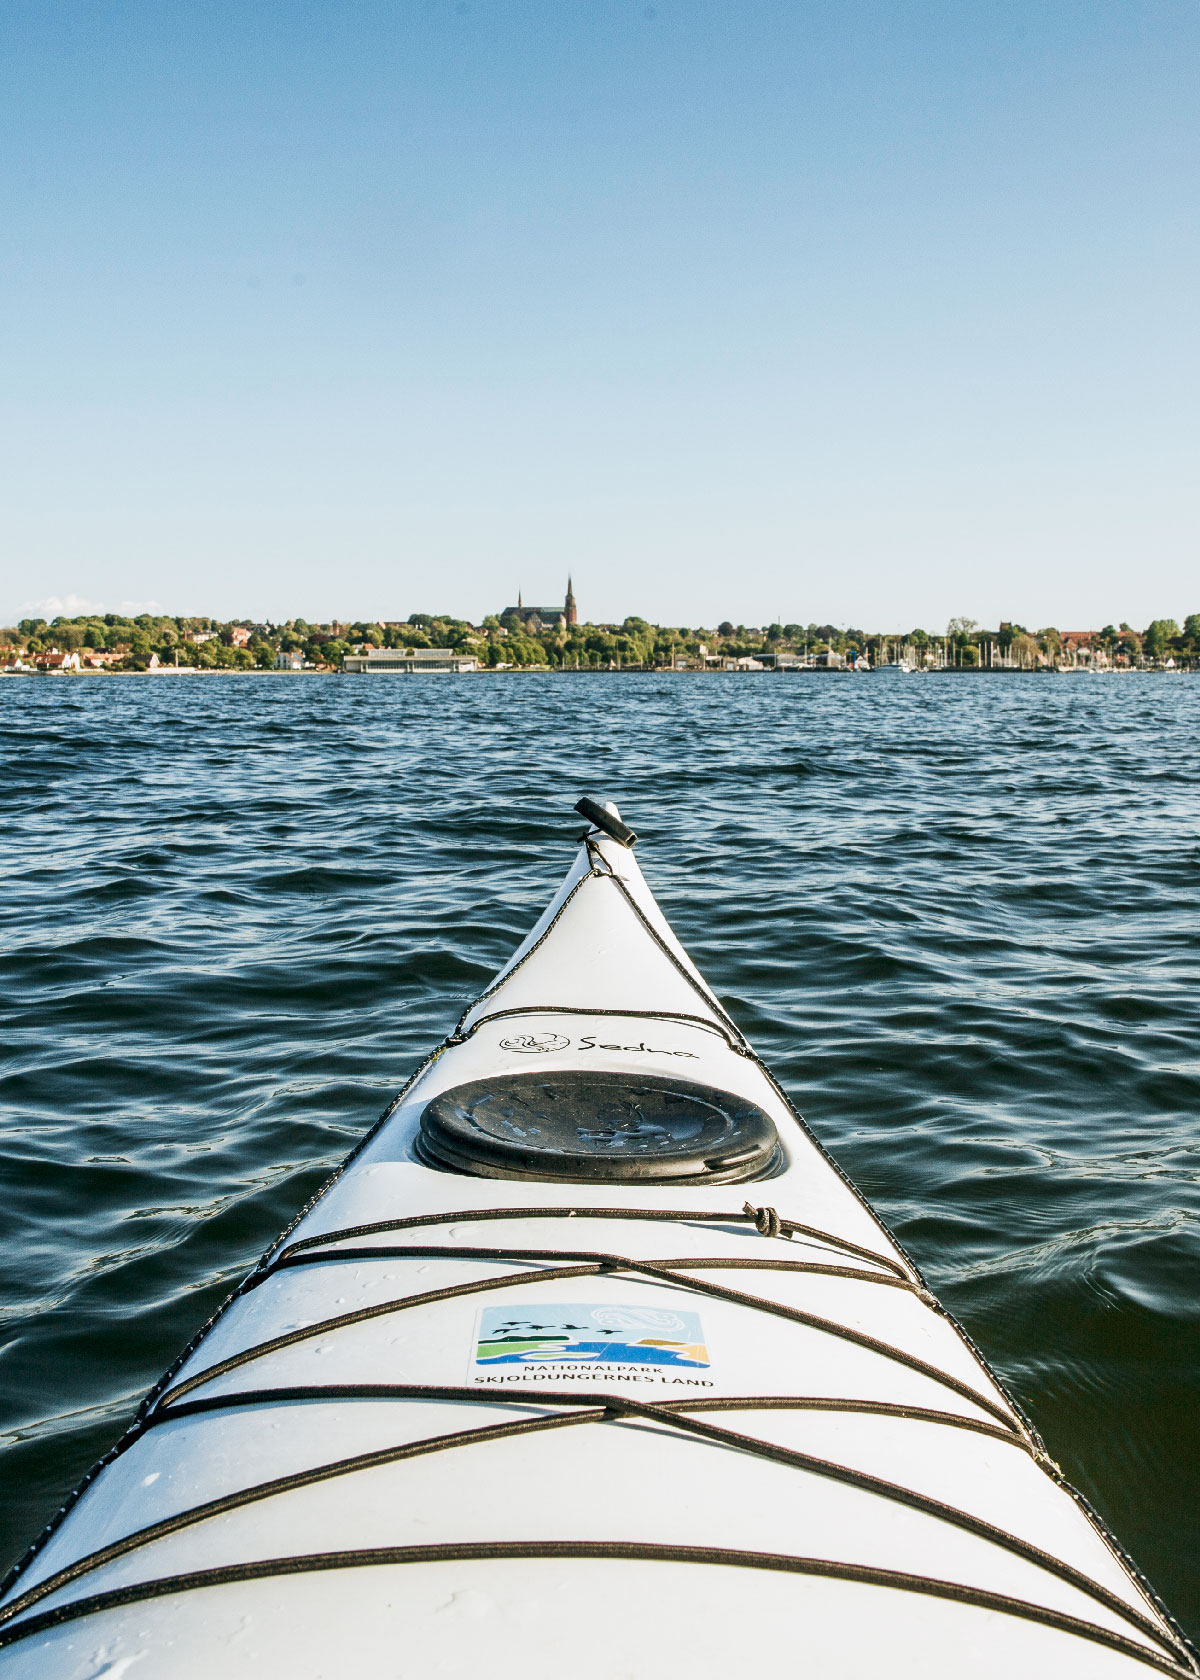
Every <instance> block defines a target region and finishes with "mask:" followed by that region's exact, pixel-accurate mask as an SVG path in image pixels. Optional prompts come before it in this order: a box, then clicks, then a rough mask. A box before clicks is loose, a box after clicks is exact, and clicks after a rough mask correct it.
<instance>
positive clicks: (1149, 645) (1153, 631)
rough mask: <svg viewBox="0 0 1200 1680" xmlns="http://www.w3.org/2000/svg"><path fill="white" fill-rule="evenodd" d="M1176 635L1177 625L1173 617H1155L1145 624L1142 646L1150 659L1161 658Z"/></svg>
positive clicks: (1177, 632)
mask: <svg viewBox="0 0 1200 1680" xmlns="http://www.w3.org/2000/svg"><path fill="white" fill-rule="evenodd" d="M1178 635H1179V626H1178V624H1176V622H1175V620H1174V619H1173V618H1155V619H1152V620H1151V622H1150V623H1149V624H1148V625H1147V626H1146V634H1145V635H1144V636H1143V637H1142V646H1143V647H1144V648H1145V650H1146V652H1147V654H1148V655H1149V656H1150V658H1151V659H1161V658H1162V657H1163V656H1164V654H1166V653H1167V652H1168V650H1169V647H1170V644H1171V642H1172V641H1174V640H1175V639H1176V638H1177V637H1178Z"/></svg>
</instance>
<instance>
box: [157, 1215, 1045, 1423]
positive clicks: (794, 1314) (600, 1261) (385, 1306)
mask: <svg viewBox="0 0 1200 1680" xmlns="http://www.w3.org/2000/svg"><path fill="white" fill-rule="evenodd" d="M348 1253H349V1255H350V1256H351V1257H353V1253H354V1251H353V1250H352V1249H351V1250H349V1251H348ZM409 1253H410V1256H411V1257H413V1258H425V1259H428V1258H430V1257H431V1255H438V1256H439V1257H441V1258H446V1259H463V1258H467V1257H469V1255H470V1253H471V1251H469V1250H468V1251H464V1250H462V1249H454V1248H449V1249H428V1248H416V1249H411V1250H409ZM513 1255H522V1256H523V1257H525V1258H530V1257H533V1256H537V1257H539V1258H541V1259H546V1260H551V1259H575V1260H576V1262H577V1263H576V1264H574V1265H569V1266H555V1267H553V1268H550V1269H547V1270H538V1271H532V1272H510V1273H507V1274H505V1275H504V1276H501V1277H497V1278H481V1279H476V1280H475V1281H474V1282H472V1283H458V1284H450V1285H448V1286H447V1287H445V1288H443V1289H431V1290H423V1291H422V1292H421V1293H420V1294H417V1295H405V1296H401V1297H400V1298H399V1299H398V1300H394V1301H377V1302H375V1303H374V1304H373V1305H371V1306H369V1307H358V1308H356V1309H355V1310H354V1311H353V1312H349V1313H339V1314H337V1315H336V1316H335V1317H333V1318H327V1319H318V1320H316V1321H315V1322H314V1323H312V1324H305V1325H301V1326H299V1327H298V1328H297V1329H295V1330H288V1331H285V1332H284V1333H283V1335H281V1336H272V1337H269V1338H268V1339H267V1340H266V1341H263V1342H257V1343H255V1344H254V1345H253V1346H251V1347H248V1348H243V1349H242V1350H241V1351H240V1352H238V1353H235V1354H230V1355H229V1357H228V1358H226V1359H220V1360H218V1361H217V1362H216V1363H215V1364H213V1365H209V1366H206V1367H204V1369H203V1370H200V1371H198V1372H196V1373H195V1374H194V1375H193V1376H191V1377H187V1378H185V1379H184V1380H183V1381H182V1382H176V1383H173V1384H172V1386H171V1387H170V1388H169V1389H167V1391H166V1392H165V1393H164V1394H161V1395H160V1396H159V1397H158V1401H157V1404H158V1405H160V1406H166V1405H169V1404H170V1403H171V1402H172V1400H175V1399H181V1398H182V1397H183V1396H184V1395H185V1394H190V1393H191V1392H192V1390H193V1389H195V1388H199V1387H200V1386H201V1385H202V1384H203V1383H206V1382H212V1381H213V1380H214V1379H215V1378H216V1377H220V1376H224V1375H225V1374H226V1373H227V1372H229V1371H235V1370H238V1369H239V1368H240V1367H241V1366H243V1365H248V1364H250V1363H251V1362H252V1361H253V1360H255V1359H262V1358H265V1357H266V1356H267V1355H268V1354H271V1353H277V1352H279V1351H281V1350H282V1349H283V1348H286V1347H293V1346H295V1345H296V1344H297V1343H299V1342H304V1341H311V1340H312V1339H313V1337H315V1336H323V1335H327V1334H328V1333H329V1332H330V1331H333V1330H340V1329H344V1328H347V1327H348V1326H350V1325H352V1324H363V1323H367V1322H369V1321H370V1320H372V1319H376V1318H384V1317H387V1316H388V1315H390V1314H392V1313H397V1312H405V1311H407V1310H408V1309H410V1308H412V1307H425V1306H433V1305H435V1304H436V1303H437V1302H439V1301H450V1300H456V1299H460V1298H461V1297H463V1296H468V1295H479V1294H484V1293H486V1292H488V1291H490V1290H493V1289H507V1288H519V1287H521V1286H523V1285H527V1284H536V1283H558V1282H562V1281H565V1280H566V1279H568V1278H577V1277H595V1276H597V1275H598V1274H601V1273H603V1274H606V1275H611V1274H613V1273H614V1272H632V1273H634V1274H638V1273H640V1274H641V1275H642V1276H644V1277H648V1278H653V1279H654V1280H655V1281H656V1282H660V1283H671V1284H677V1285H679V1286H680V1287H682V1288H683V1289H684V1290H685V1291H690V1292H694V1293H695V1294H699V1295H708V1296H711V1297H712V1298H713V1299H715V1300H718V1301H728V1302H731V1303H732V1304H733V1305H735V1306H742V1307H752V1308H754V1309H755V1310H756V1311H758V1312H765V1313H770V1314H771V1315H772V1316H773V1317H775V1318H782V1319H786V1320H787V1321H788V1322H790V1323H793V1324H800V1325H803V1326H804V1327H805V1328H806V1329H809V1330H816V1331H818V1332H821V1333H823V1334H826V1335H832V1336H837V1337H839V1338H840V1339H841V1340H843V1341H847V1342H852V1343H853V1344H854V1345H855V1346H857V1347H862V1348H865V1349H866V1350H867V1351H868V1352H869V1353H875V1354H880V1355H882V1356H883V1357H884V1358H885V1359H890V1360H892V1361H894V1362H895V1363H896V1364H898V1365H904V1366H906V1367H907V1368H908V1369H909V1370H912V1371H916V1372H917V1373H918V1375H920V1376H924V1377H929V1378H931V1379H932V1380H933V1381H934V1382H936V1383H939V1384H940V1385H941V1386H943V1387H945V1388H949V1389H952V1390H953V1391H954V1392H955V1393H956V1394H959V1395H961V1396H962V1397H963V1398H964V1399H966V1400H969V1401H970V1402H971V1403H972V1404H973V1405H976V1406H980V1407H982V1408H983V1410H984V1411H986V1412H990V1413H991V1415H992V1416H993V1417H996V1418H998V1419H999V1420H1000V1421H1001V1422H1002V1423H1009V1422H1010V1421H1012V1420H1011V1418H1010V1415H1009V1413H1008V1412H1006V1411H1005V1410H1004V1408H1003V1407H1002V1406H1000V1405H998V1404H997V1403H996V1402H995V1401H994V1400H992V1399H990V1398H989V1397H988V1396H987V1395H984V1394H980V1393H979V1392H978V1390H977V1389H974V1388H972V1387H971V1385H970V1384H969V1383H965V1382H963V1381H962V1380H961V1379H960V1378H958V1377H955V1376H952V1375H951V1374H950V1373H949V1372H948V1371H943V1370H941V1369H940V1368H939V1367H938V1366H936V1365H931V1364H929V1363H927V1361H925V1360H923V1359H920V1358H918V1357H917V1355H916V1354H912V1353H907V1352H905V1350H904V1349H902V1348H897V1347H893V1346H892V1345H891V1343H889V1342H883V1341H880V1340H879V1339H878V1337H875V1336H870V1335H868V1334H867V1333H866V1331H863V1330H855V1329H853V1328H852V1327H851V1326H850V1325H847V1324H839V1323H837V1321H836V1320H834V1319H829V1318H823V1317H821V1316H820V1315H819V1314H817V1313H810V1312H806V1311H805V1310H804V1309H803V1308H802V1307H789V1306H785V1305H784V1303H783V1302H781V1301H772V1300H769V1299H768V1298H767V1297H766V1296H762V1295H749V1294H746V1293H745V1292H744V1291H742V1290H738V1289H727V1288H725V1286H724V1285H723V1284H719V1283H709V1282H707V1281H706V1280H704V1279H703V1278H689V1277H685V1276H683V1274H682V1273H679V1272H675V1271H671V1270H669V1269H668V1268H667V1267H666V1266H663V1265H661V1264H658V1263H656V1262H655V1261H652V1260H635V1259H631V1258H629V1257H627V1256H625V1255H621V1254H597V1253H594V1252H593V1253H587V1254H584V1253H582V1252H581V1253H579V1254H578V1255H572V1254H571V1253H570V1252H569V1251H567V1250H546V1249H543V1250H530V1249H509V1250H506V1251H503V1252H501V1253H496V1252H495V1251H492V1250H481V1251H478V1254H477V1256H476V1257H477V1258H482V1259H487V1260H491V1259H496V1260H502V1259H505V1258H507V1257H509V1256H513ZM747 1265H748V1266H749V1265H750V1262H747ZM258 1281H261V1280H258ZM867 1281H869V1282H871V1281H874V1280H873V1279H868V1280H867Z"/></svg>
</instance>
